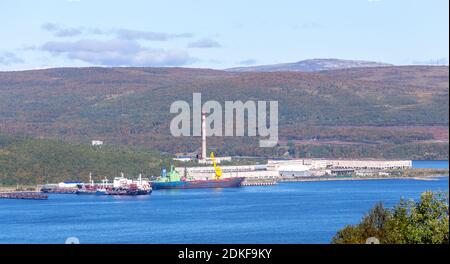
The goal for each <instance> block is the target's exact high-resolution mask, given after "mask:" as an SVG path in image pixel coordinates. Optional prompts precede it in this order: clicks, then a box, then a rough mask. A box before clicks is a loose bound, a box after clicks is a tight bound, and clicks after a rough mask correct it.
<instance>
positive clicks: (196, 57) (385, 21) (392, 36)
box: [0, 0, 449, 70]
mask: <svg viewBox="0 0 450 264" xmlns="http://www.w3.org/2000/svg"><path fill="white" fill-rule="evenodd" d="M448 5H449V3H448V0H340V1H336V0H314V1H313V0H310V1H299V0H292V1H287V0H278V1H263V0H258V1H249V0H247V1H245V0H226V1H225V0H223V1H217V0H216V1H212V0H191V1H189V0H164V1H162V0H161V1H149V0H147V1H137V0H127V1H121V0H89V1H88V0H41V1H36V0H34V1H32V0H30V1H21V0H1V1H0V17H1V21H2V23H1V26H0V36H1V42H0V70H20V69H36V68H49V67H63V66H64V67H66V66H91V65H95V66H185V67H208V68H216V69H221V68H227V67H234V66H243V65H252V64H272V63H280V62H294V61H299V60H303V59H310V58H341V59H361V60H373V61H382V62H388V63H393V64H401V65H404V64H427V63H432V62H436V61H437V62H439V63H445V64H447V63H448V57H449V53H448V52H449V51H448V50H449V28H448V23H449V13H448V8H449V6H448Z"/></svg>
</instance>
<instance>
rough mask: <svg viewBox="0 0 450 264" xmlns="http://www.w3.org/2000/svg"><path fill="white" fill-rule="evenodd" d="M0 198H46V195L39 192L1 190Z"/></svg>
mask: <svg viewBox="0 0 450 264" xmlns="http://www.w3.org/2000/svg"><path fill="white" fill-rule="evenodd" d="M0 199H24V200H47V199H48V195H46V194H43V193H40V192H3V193H0Z"/></svg>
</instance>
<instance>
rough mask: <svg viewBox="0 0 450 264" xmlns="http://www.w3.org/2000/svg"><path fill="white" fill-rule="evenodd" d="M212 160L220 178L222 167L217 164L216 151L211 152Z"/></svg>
mask: <svg viewBox="0 0 450 264" xmlns="http://www.w3.org/2000/svg"><path fill="white" fill-rule="evenodd" d="M211 160H212V162H213V165H214V170H215V172H216V180H218V179H220V177H222V169H221V168H220V167H219V166H217V164H216V159H215V158H214V152H211Z"/></svg>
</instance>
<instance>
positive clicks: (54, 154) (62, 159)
mask: <svg viewBox="0 0 450 264" xmlns="http://www.w3.org/2000/svg"><path fill="white" fill-rule="evenodd" d="M167 165H168V157H166V156H160V154H159V153H155V152H150V151H145V150H139V149H130V148H127V147H111V146H101V147H99V146H95V147H94V146H90V145H88V144H70V143H65V142H62V141H57V140H45V139H30V138H23V137H13V136H5V135H1V134H0V185H12V184H43V183H55V182H60V181H66V180H73V181H81V180H83V181H88V179H89V173H92V177H93V179H94V180H96V181H98V182H99V181H100V180H101V179H103V178H105V177H107V178H108V179H109V180H112V179H113V177H116V176H120V173H121V172H124V173H125V175H126V176H128V177H131V178H137V177H138V175H139V173H143V174H144V175H145V176H149V175H159V174H160V171H161V167H162V166H167Z"/></svg>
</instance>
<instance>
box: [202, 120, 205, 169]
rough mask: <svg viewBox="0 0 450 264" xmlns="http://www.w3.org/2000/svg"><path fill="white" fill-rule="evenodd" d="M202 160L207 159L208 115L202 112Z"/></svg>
mask: <svg viewBox="0 0 450 264" xmlns="http://www.w3.org/2000/svg"><path fill="white" fill-rule="evenodd" d="M202 159H203V160H205V159H206V113H205V112H202Z"/></svg>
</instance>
